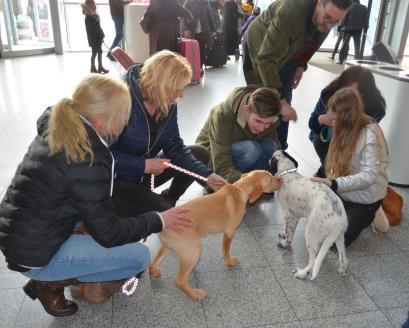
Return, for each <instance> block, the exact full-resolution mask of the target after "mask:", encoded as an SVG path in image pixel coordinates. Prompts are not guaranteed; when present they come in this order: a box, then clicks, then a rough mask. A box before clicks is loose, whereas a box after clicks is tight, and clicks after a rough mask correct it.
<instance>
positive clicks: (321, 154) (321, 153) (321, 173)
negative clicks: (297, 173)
mask: <svg viewBox="0 0 409 328" xmlns="http://www.w3.org/2000/svg"><path fill="white" fill-rule="evenodd" d="M312 144H313V145H314V149H315V152H316V153H317V155H318V158H319V159H320V162H321V166H320V168H319V169H318V171H317V173H316V176H318V177H320V178H324V177H325V169H324V166H325V158H326V157H327V153H328V149H329V144H330V143H329V142H323V141H322V140H321V138H320V136H319V135H317V136H316V137H315V138H314V140H313V141H312Z"/></svg>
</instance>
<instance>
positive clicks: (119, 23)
mask: <svg viewBox="0 0 409 328" xmlns="http://www.w3.org/2000/svg"><path fill="white" fill-rule="evenodd" d="M112 20H113V21H114V24H115V39H114V41H113V42H112V45H111V47H110V48H109V50H111V49H113V48H115V47H117V46H118V45H119V42H121V40H122V38H123V37H124V18H123V17H121V16H112Z"/></svg>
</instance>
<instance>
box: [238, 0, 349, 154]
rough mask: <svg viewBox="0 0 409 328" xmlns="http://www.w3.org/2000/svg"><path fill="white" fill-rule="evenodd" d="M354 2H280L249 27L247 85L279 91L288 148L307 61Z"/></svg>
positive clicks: (245, 64)
mask: <svg viewBox="0 0 409 328" xmlns="http://www.w3.org/2000/svg"><path fill="white" fill-rule="evenodd" d="M350 4H351V0H276V1H275V2H274V3H272V4H271V5H270V6H269V7H268V9H267V10H265V11H263V12H262V13H261V14H260V15H259V16H258V17H257V18H256V19H255V20H254V21H253V22H252V23H251V24H250V26H249V28H248V29H247V31H246V33H245V35H244V39H243V50H244V59H243V71H244V77H245V79H246V82H247V85H251V84H255V85H258V86H261V85H264V86H266V87H270V88H275V89H277V90H279V91H280V93H281V98H282V111H281V114H282V116H283V120H284V121H285V122H283V124H281V125H280V128H279V130H278V138H279V140H280V143H281V145H282V146H283V148H284V149H285V148H287V135H288V121H291V120H293V121H296V120H297V113H296V111H295V110H294V108H292V107H291V106H290V104H291V98H292V89H295V88H296V87H297V86H298V84H299V82H300V80H301V78H302V75H303V73H304V71H305V70H306V69H307V62H308V61H309V60H310V58H311V57H312V56H313V54H314V53H315V52H316V51H317V50H318V49H319V47H320V46H321V44H322V43H323V42H324V40H325V38H326V37H327V35H328V33H329V31H330V30H331V28H332V27H333V26H334V25H335V24H338V23H339V22H340V21H342V19H343V18H344V16H345V14H346V11H347V9H348V7H349V6H350Z"/></svg>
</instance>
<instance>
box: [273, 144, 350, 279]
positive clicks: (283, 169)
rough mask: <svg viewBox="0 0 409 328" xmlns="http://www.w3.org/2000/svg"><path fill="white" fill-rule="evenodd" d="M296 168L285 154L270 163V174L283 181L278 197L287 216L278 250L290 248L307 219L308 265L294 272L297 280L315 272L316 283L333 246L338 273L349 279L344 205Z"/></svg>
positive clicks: (278, 154)
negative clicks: (298, 225) (336, 251)
mask: <svg viewBox="0 0 409 328" xmlns="http://www.w3.org/2000/svg"><path fill="white" fill-rule="evenodd" d="M297 167H298V163H297V161H296V160H295V159H294V158H292V157H291V156H290V155H289V154H288V153H286V152H285V151H282V150H277V151H276V152H274V154H273V157H272V158H271V160H270V172H271V173H272V174H275V175H277V176H279V177H281V180H282V185H281V187H280V189H279V190H278V191H277V197H278V201H279V202H280V206H281V208H282V210H283V212H284V220H285V231H283V232H281V233H280V234H279V238H280V240H279V242H278V246H279V247H282V248H287V247H289V246H290V245H291V242H292V240H293V236H294V231H295V228H296V227H297V223H298V221H299V219H300V218H302V217H308V222H307V225H306V227H305V242H306V245H307V250H308V255H309V261H308V265H307V266H306V267H305V268H304V269H298V268H297V269H296V270H295V271H294V275H295V277H297V278H300V279H305V278H306V277H307V275H308V274H309V273H311V272H312V275H311V280H313V279H315V277H316V276H317V275H318V272H319V270H320V267H321V264H322V261H323V260H324V257H325V255H326V254H327V252H328V250H329V248H330V247H331V246H332V245H333V244H334V242H335V244H336V246H337V249H338V255H339V265H340V266H339V269H338V273H339V274H340V275H341V276H346V275H347V274H348V272H347V265H348V262H347V258H346V252H345V244H344V233H345V231H346V230H347V227H348V221H347V216H346V213H345V209H344V205H343V204H342V201H341V199H340V198H339V197H338V196H337V195H336V194H335V193H334V192H333V191H332V190H331V189H330V188H329V187H328V186H326V185H324V184H321V183H316V182H313V181H311V180H310V179H309V178H306V177H304V176H302V175H301V174H300V173H298V172H297ZM320 246H321V247H320Z"/></svg>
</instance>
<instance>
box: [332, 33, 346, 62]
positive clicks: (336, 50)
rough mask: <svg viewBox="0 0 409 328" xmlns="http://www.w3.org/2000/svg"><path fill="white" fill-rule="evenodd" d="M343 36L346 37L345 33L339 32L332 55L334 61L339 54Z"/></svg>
mask: <svg viewBox="0 0 409 328" xmlns="http://www.w3.org/2000/svg"><path fill="white" fill-rule="evenodd" d="M343 35H344V33H343V32H339V34H338V39H337V42H336V43H335V47H334V51H333V52H332V55H331V58H332V59H335V55H336V54H337V52H338V48H339V44H340V43H341V41H342V37H343Z"/></svg>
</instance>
